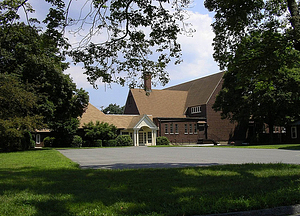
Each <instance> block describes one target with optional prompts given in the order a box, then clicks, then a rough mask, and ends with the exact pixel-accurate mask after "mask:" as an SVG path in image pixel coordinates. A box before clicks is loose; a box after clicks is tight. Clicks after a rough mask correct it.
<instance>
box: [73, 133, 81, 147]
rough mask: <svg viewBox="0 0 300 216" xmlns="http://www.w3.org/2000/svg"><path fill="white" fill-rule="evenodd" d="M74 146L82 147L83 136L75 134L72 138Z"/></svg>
mask: <svg viewBox="0 0 300 216" xmlns="http://www.w3.org/2000/svg"><path fill="white" fill-rule="evenodd" d="M71 146H72V147H79V148H80V147H81V146H82V138H81V136H78V135H75V136H74V137H73V140H72V144H71Z"/></svg>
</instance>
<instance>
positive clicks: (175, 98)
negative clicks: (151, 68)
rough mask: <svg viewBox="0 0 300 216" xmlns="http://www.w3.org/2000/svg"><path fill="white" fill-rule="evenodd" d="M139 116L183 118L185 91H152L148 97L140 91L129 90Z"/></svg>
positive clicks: (186, 93)
mask: <svg viewBox="0 0 300 216" xmlns="http://www.w3.org/2000/svg"><path fill="white" fill-rule="evenodd" d="M130 91H131V93H132V96H133V98H134V101H135V103H136V106H137V108H138V111H139V114H140V115H144V114H150V115H152V116H153V118H157V117H165V118H168V117H170V118H184V117H185V116H184V112H185V101H186V99H187V95H188V92H187V91H171V90H168V91H166V90H152V91H151V92H150V94H149V95H146V92H145V91H144V90H141V89H131V90H130Z"/></svg>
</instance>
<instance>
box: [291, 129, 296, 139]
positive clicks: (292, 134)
mask: <svg viewBox="0 0 300 216" xmlns="http://www.w3.org/2000/svg"><path fill="white" fill-rule="evenodd" d="M291 136H292V139H297V127H295V126H294V127H291Z"/></svg>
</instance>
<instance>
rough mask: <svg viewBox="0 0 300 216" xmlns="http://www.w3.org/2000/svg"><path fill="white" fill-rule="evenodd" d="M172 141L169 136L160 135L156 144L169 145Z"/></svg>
mask: <svg viewBox="0 0 300 216" xmlns="http://www.w3.org/2000/svg"><path fill="white" fill-rule="evenodd" d="M169 144H170V141H169V140H168V138H167V137H164V136H160V137H157V138H156V145H169Z"/></svg>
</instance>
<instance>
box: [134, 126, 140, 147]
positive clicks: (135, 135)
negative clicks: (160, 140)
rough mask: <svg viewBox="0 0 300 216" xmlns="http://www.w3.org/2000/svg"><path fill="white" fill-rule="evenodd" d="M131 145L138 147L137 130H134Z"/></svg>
mask: <svg viewBox="0 0 300 216" xmlns="http://www.w3.org/2000/svg"><path fill="white" fill-rule="evenodd" d="M133 144H134V146H139V130H138V129H134V132H133Z"/></svg>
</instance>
